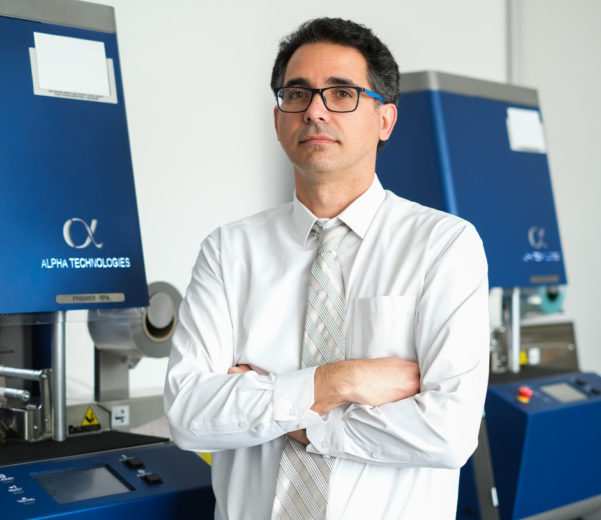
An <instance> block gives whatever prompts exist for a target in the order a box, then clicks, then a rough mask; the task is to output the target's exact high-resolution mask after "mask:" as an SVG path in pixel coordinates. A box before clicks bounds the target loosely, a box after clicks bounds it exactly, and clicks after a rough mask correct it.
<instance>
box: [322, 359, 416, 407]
mask: <svg viewBox="0 0 601 520" xmlns="http://www.w3.org/2000/svg"><path fill="white" fill-rule="evenodd" d="M314 384H315V402H314V403H313V406H312V407H311V409H312V410H313V411H315V412H317V413H319V414H320V415H321V414H324V413H327V412H329V411H330V410H332V409H333V408H336V407H337V406H340V405H342V404H344V403H349V402H350V403H357V404H366V405H369V406H380V405H382V404H385V403H393V402H395V401H400V400H401V399H405V398H407V397H411V396H413V395H415V394H417V393H418V392H419V367H418V365H417V363H414V362H412V361H406V360H403V359H399V358H395V357H389V358H378V359H353V360H345V361H339V362H337V363H331V364H329V365H321V366H319V367H317V369H316V371H315V381H314Z"/></svg>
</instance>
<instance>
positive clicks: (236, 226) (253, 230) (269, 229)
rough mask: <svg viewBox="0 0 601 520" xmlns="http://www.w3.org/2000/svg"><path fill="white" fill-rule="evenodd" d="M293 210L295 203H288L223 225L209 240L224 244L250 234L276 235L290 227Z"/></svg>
mask: <svg viewBox="0 0 601 520" xmlns="http://www.w3.org/2000/svg"><path fill="white" fill-rule="evenodd" d="M292 208H293V203H292V202H286V203H284V204H280V205H279V206H275V207H272V208H269V209H266V210H262V211H260V212H258V213H255V214H253V215H250V216H247V217H244V218H241V219H238V220H234V221H232V222H229V223H227V224H223V225H222V226H219V227H218V228H217V229H215V230H214V231H213V232H212V233H211V234H210V235H209V239H211V238H217V239H218V240H219V241H220V242H222V241H223V240H226V241H231V240H237V239H242V238H243V237H246V236H248V235H249V234H252V235H253V236H254V237H257V236H258V235H260V234H261V233H262V232H263V233H265V234H270V233H274V232H276V231H277V230H280V229H282V228H284V227H286V226H288V225H289V222H290V221H291V218H292V217H291V216H292Z"/></svg>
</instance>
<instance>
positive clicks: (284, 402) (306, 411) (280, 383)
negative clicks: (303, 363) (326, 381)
mask: <svg viewBox="0 0 601 520" xmlns="http://www.w3.org/2000/svg"><path fill="white" fill-rule="evenodd" d="M316 368H317V367H309V368H303V369H301V370H295V371H294V372H290V373H288V374H281V375H278V376H276V377H275V381H274V383H273V419H274V420H275V421H277V422H280V423H285V424H282V426H283V427H284V428H285V429H290V431H292V430H299V429H303V428H307V427H308V426H309V425H313V424H318V423H320V422H321V417H320V416H319V414H317V413H315V412H314V411H313V410H311V406H313V403H314V401H315V394H314V389H315V382H314V381H315V369H316Z"/></svg>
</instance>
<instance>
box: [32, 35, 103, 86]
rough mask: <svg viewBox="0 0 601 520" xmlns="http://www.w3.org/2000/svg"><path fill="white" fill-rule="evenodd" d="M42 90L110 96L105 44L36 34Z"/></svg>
mask: <svg viewBox="0 0 601 520" xmlns="http://www.w3.org/2000/svg"><path fill="white" fill-rule="evenodd" d="M33 37H34V41H35V50H36V54H37V59H38V75H39V80H40V88H42V89H46V90H56V91H62V92H72V93H77V94H90V95H93V96H105V97H106V96H108V95H109V94H110V90H109V81H108V73H107V69H106V54H105V50H104V42H100V41H94V40H84V39H82V38H70V37H67V36H56V35H54V34H45V33H38V32H34V33H33Z"/></svg>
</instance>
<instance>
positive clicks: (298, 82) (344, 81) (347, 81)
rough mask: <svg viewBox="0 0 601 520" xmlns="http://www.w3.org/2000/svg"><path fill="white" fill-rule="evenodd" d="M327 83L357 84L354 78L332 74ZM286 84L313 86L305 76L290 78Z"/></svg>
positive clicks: (290, 85)
mask: <svg viewBox="0 0 601 520" xmlns="http://www.w3.org/2000/svg"><path fill="white" fill-rule="evenodd" d="M326 85H356V83H355V82H354V81H353V80H352V79H348V78H340V77H338V76H330V77H329V78H328V79H326ZM284 86H285V87H292V86H296V87H311V84H310V83H309V81H308V80H307V79H305V78H290V79H289V80H288V81H286V83H285V84H284Z"/></svg>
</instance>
